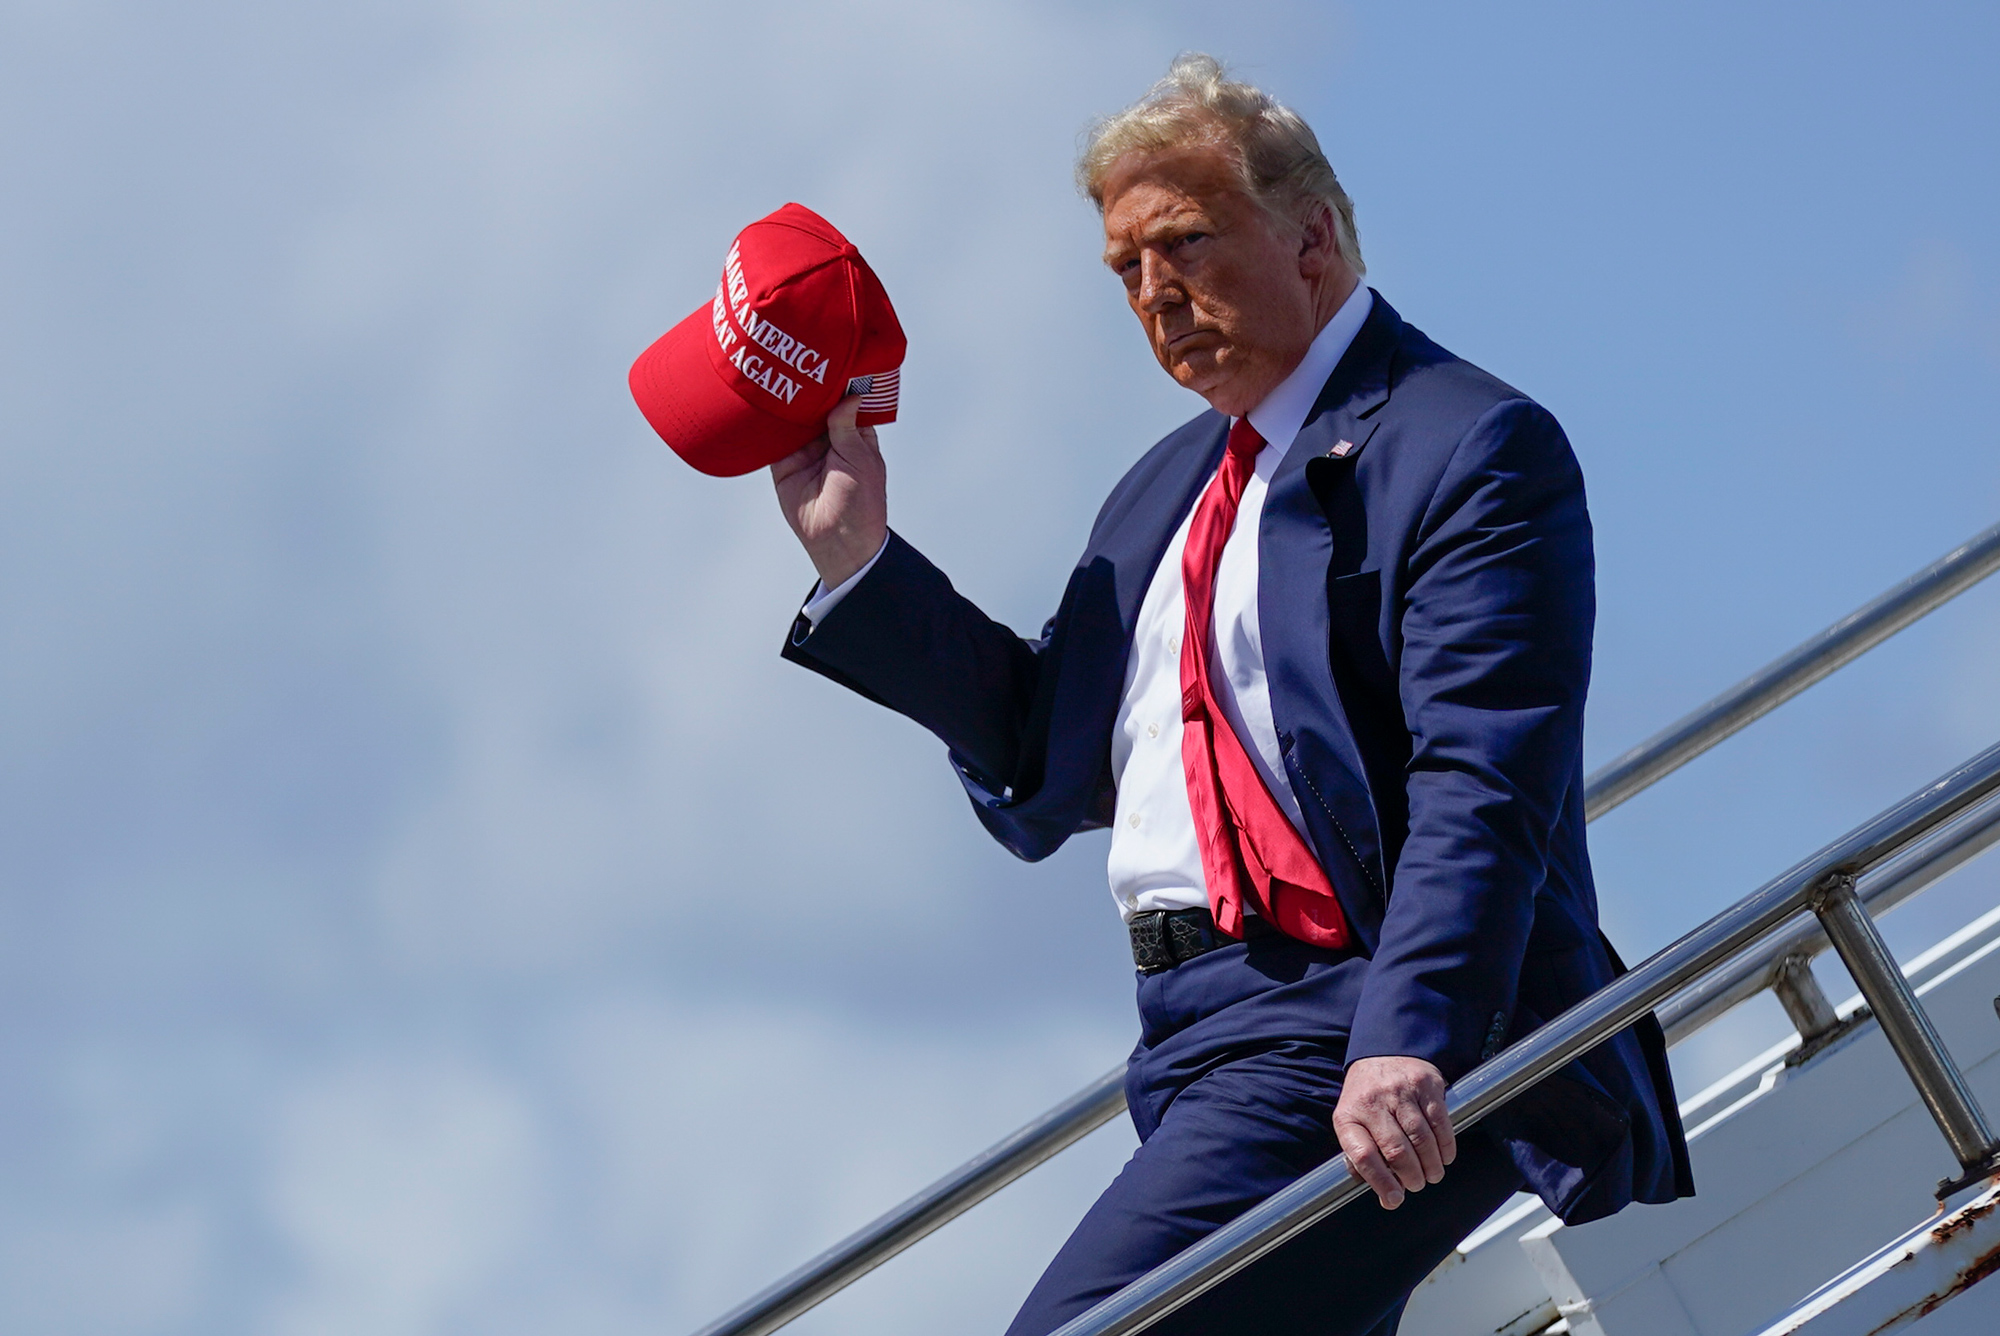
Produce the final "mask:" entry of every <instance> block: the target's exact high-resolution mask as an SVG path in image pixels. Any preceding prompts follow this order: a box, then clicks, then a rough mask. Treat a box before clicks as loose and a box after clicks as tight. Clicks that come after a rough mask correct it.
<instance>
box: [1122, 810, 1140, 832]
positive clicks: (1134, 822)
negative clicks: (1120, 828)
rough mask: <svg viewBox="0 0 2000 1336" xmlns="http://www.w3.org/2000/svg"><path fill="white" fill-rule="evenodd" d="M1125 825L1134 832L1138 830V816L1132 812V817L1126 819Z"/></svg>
mask: <svg viewBox="0 0 2000 1336" xmlns="http://www.w3.org/2000/svg"><path fill="white" fill-rule="evenodd" d="M1125 824H1126V825H1128V826H1130V827H1131V828H1132V829H1134V830H1137V829H1139V814H1138V813H1137V812H1134V813H1132V815H1130V816H1128V817H1126V818H1125Z"/></svg>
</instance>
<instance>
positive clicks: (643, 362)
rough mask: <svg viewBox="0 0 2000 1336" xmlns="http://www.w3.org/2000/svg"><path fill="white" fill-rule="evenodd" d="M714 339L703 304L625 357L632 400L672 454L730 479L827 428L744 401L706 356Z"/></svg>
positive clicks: (775, 459) (771, 461) (779, 456)
mask: <svg viewBox="0 0 2000 1336" xmlns="http://www.w3.org/2000/svg"><path fill="white" fill-rule="evenodd" d="M714 341H715V331H714V330H713V329H711V328H710V327H709V308H708V307H707V306H706V305H703V306H702V307H700V308H699V309H697V310H696V311H695V312H694V313H693V314H692V315H690V316H688V318H687V319H685V320H683V321H681V322H680V323H679V324H678V325H675V326H674V327H673V328H672V329H670V330H668V331H667V332H666V333H664V334H662V335H661V336H660V337H659V338H658V339H656V340H654V342H653V346H652V347H650V348H648V349H646V351H645V352H643V353H640V354H639V360H638V361H636V362H634V363H632V373H631V375H630V377H628V380H629V383H630V384H631V387H632V398H633V399H634V400H635V401H636V402H637V403H638V405H639V411H640V412H641V413H644V414H645V415H646V421H647V422H649V423H651V424H652V427H653V430H654V431H656V432H658V433H659V434H660V439H661V440H663V441H665V442H666V443H667V444H668V445H669V446H670V447H672V449H673V452H674V453H675V454H677V455H679V456H680V457H681V458H682V459H685V460H686V461H687V462H688V463H689V464H690V465H692V466H693V467H695V468H696V469H699V470H700V471H701V472H703V473H706V474H708V475H709V476H710V477H713V478H735V477H740V476H741V475H743V474H745V473H754V472H755V471H756V470H758V469H761V468H763V467H765V466H766V465H769V464H775V463H777V462H778V461H779V460H781V459H783V458H784V457H785V456H786V455H789V454H792V453H794V452H796V451H797V450H798V449H799V448H800V447H802V446H804V445H805V444H806V443H808V442H809V441H811V440H813V439H814V438H815V437H817V436H818V435H819V434H820V433H821V432H823V431H825V430H826V428H825V427H824V426H823V425H821V424H819V423H804V424H801V423H797V422H786V421H784V420H783V419H782V418H777V417H773V416H772V415H771V414H769V413H765V412H762V411H760V410H758V409H755V408H752V407H751V406H750V405H749V404H747V403H745V402H744V401H743V399H742V398H741V397H740V396H739V395H738V394H737V393H736V392H735V391H734V390H732V389H730V388H729V386H727V385H726V384H724V383H723V380H722V377H721V376H719V375H717V374H716V370H715V365H714V363H712V362H710V361H709V356H708V345H709V344H711V343H713V342H714Z"/></svg>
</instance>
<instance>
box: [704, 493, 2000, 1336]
mask: <svg viewBox="0 0 2000 1336" xmlns="http://www.w3.org/2000/svg"><path fill="white" fill-rule="evenodd" d="M1995 570H2000V524H1996V525H1994V526H1993V527H1991V528H1989V529H1987V530H1985V531H1984V532H1982V533H1979V534H1977V535H1975V536H1974V537H1973V538H1971V539H1970V540H1968V541H1967V542H1965V543H1962V544H1960V545H1959V546H1958V547H1956V548H1954V549H1953V550H1952V551H1950V552H1947V553H1946V554H1945V555H1944V556H1942V557H1940V558H1939V559H1938V560H1936V561H1934V562H1932V563H1931V564H1930V565H1929V566H1926V567H1925V568H1924V569H1923V570H1921V571H1918V572H1917V573H1916V574H1915V575H1912V576H1911V577H1910V578H1909V579H1907V580H1904V581H1903V582H1902V583H1900V584H1898V585H1896V586H1895V587H1894V588H1893V589H1890V590H1889V591H1888V592H1887V593H1885V594H1883V595H1881V596H1880V597H1879V598H1876V599H1874V600H1873V601H1871V602H1869V603H1867V604H1865V605H1864V606H1862V607H1861V608H1860V609H1858V610H1856V611H1855V612H1853V613H1852V614H1850V615H1848V616H1846V617H1843V618H1842V619H1841V620H1839V621H1838V622H1835V623H1834V624H1833V625H1832V626H1829V627H1828V628H1827V629H1826V630H1824V631H1822V632H1820V633H1819V634H1818V635H1816V636H1813V637H1812V638H1811V639H1809V640H1807V641H1805V642H1804V643H1803V644H1801V645H1799V646H1798V647H1797V648H1796V649H1794V650H1792V651H1791V652H1790V653H1788V654H1785V655H1784V656H1782V657H1781V658H1779V659H1777V660H1775V661H1773V662H1772V663H1770V664H1767V665H1766V666H1765V667H1763V668H1762V669H1759V670H1758V671H1757V672H1755V673H1753V674H1751V675H1750V676H1749V677H1746V678H1744V679H1743V680H1742V681H1741V682H1739V683H1737V684H1736V685H1735V686H1733V687H1731V688H1730V689H1729V690H1727V691H1725V692H1723V693H1722V694H1721V695H1719V696H1717V697H1715V698H1714V699H1713V700H1710V701H1709V702H1708V703H1707V704H1705V705H1703V706H1701V707H1700V708H1699V709H1697V710H1694V711H1693V712H1692V713H1690V714H1688V715H1686V716H1684V717H1683V718H1681V719H1680V720H1679V721H1677V722H1676V723H1674V724H1672V725H1671V726H1669V727H1668V728H1666V729H1664V730H1662V731H1661V732H1659V733H1656V734H1654V735H1653V737H1651V738H1649V739H1647V740H1646V741H1645V742H1642V743H1640V744H1639V745H1638V746H1636V747H1634V748H1632V749H1631V750H1630V751H1628V752H1626V753H1625V754H1624V755H1622V756H1620V757H1618V758H1617V759H1616V760H1614V761H1612V762H1611V763H1610V764H1609V765H1606V766H1603V767H1601V768H1600V769H1598V770H1597V771H1595V772H1593V773H1592V774H1591V775H1590V776H1589V778H1588V779H1587V780H1586V781H1585V783H1584V815H1585V819H1586V820H1595V819H1596V818H1597V817H1599V816H1601V815H1603V814H1604V813H1605V812H1608V811H1610V810H1611V809H1612V808H1613V807H1616V806H1617V805H1618V804H1620V803H1622V802H1624V801H1625V800H1626V799H1628V798H1630V797H1632V796H1633V795H1634V794H1636V793H1638V792H1639V791H1641V790H1642V789H1644V788H1646V787H1647V786H1649V785H1651V784H1653V783H1655V782H1657V781H1658V780H1660V779H1663V778H1664V777H1666V776H1667V775H1669V774H1671V773H1672V772H1673V771H1675V770H1676V769H1678V768H1679V767H1681V766H1683V765H1685V764H1687V762H1689V761H1691V760H1693V759H1694V758H1695V757H1697V756H1699V755H1701V753H1703V752H1705V751H1707V750H1708V749H1709V748H1711V747H1713V746H1715V745H1716V744H1717V743H1718V742H1721V741H1722V740H1723V739H1724V738H1727V737H1729V736H1730V735H1731V734H1733V733H1736V732H1738V731H1739V730H1741V729H1743V728H1744V727H1746V726H1748V725H1749V724H1751V723H1753V722H1755V721H1756V720H1757V719H1759V718H1761V717H1762V716H1763V715H1765V714H1768V713H1769V712H1770V711H1771V710H1773V709H1775V708H1777V707H1778V706H1779V705H1782V704H1783V703H1784V702H1786V701H1788V700H1790V699H1791V698H1792V697H1793V696H1796V695H1798V694H1799V693H1800V692H1801V691H1804V690H1805V689H1806V688H1807V687H1809V686H1811V685H1812V684H1813V683H1815V682H1817V681H1819V680H1820V679H1821V678H1823V677H1825V676H1826V675H1827V674H1829V673H1831V672H1833V671H1834V670H1836V669H1838V668H1840V667H1841V666H1842V665H1844V664H1846V663H1848V662H1850V661H1851V660H1853V659H1854V658H1856V657H1858V656H1859V655H1861V654H1863V653H1865V652H1866V651H1867V650H1869V649H1871V648H1873V647H1874V646H1876V645H1878V644H1880V643H1881V642H1882V641H1883V640H1886V639H1887V638H1888V637H1890V636H1891V635H1894V634H1895V633H1896V632H1897V631H1900V630H1901V629H1903V628H1904V627H1906V626H1908V625H1909V624H1910V623H1912V622H1914V621H1916V620H1917V619H1918V618H1920V617H1922V616H1923V615H1924V614H1925V613H1928V612H1931V611H1932V610H1934V609H1936V608H1937V607H1939V606H1941V605H1942V604H1944V603H1947V602H1949V601H1950V600H1951V599H1953V598H1955V597H1957V596H1958V595H1959V594H1961V593H1964V592H1965V591H1966V590H1967V589H1970V588H1971V587H1972V586H1973V585H1975V584H1977V583H1978V582H1979V581H1981V580H1983V579H1985V578H1986V577H1987V576H1988V575H1991V574H1992V573H1993V572H1994V571H1995ZM1982 847H1983V846H1982ZM1973 852H1977V850H1974V851H1973ZM1966 856H1967V857H1970V856H1971V855H1970V854H1967V855H1966ZM1961 861H1962V860H1961ZM1954 866H1955V864H1954ZM1936 875H1937V876H1941V875H1943V873H1942V872H1939V873H1937V874H1936ZM1930 880H1935V876H1934V877H1932V878H1930ZM1923 884H1928V882H1927V881H1926V882H1925V883H1923ZM1913 889H1914V888H1913ZM1864 893H1865V892H1864ZM1912 893H1913V892H1912ZM1899 898H1901V897H1899ZM1808 931H1809V932H1816V931H1817V928H1816V927H1814V928H1811V929H1809V930H1808ZM1821 941H1822V943H1823V942H1824V938H1823V937H1822V938H1821ZM1822 949H1823V947H1822ZM1781 954H1782V953H1781ZM1763 968H1765V970H1766V972H1767V973H1768V969H1769V966H1768V963H1767V964H1766V965H1765V966H1764V967H1763ZM1752 973H1753V974H1754V970H1753V971H1752ZM1764 986H1768V985H1759V986H1757V987H1751V988H1749V991H1747V992H1744V993H1743V994H1742V996H1741V997H1738V998H1737V999H1736V1001H1741V1000H1743V999H1744V998H1747V997H1750V996H1752V995H1754V994H1755V993H1756V992H1758V991H1759V990H1760V988H1761V987H1764ZM1728 1005H1730V1006H1733V1005H1735V1002H1731V1003H1729V1004H1728ZM1722 1010H1727V1007H1726V1006H1725V1007H1719V1008H1717V1009H1715V1010H1713V1011H1704V1012H1703V1013H1702V1019H1701V1020H1700V1021H1699V1022H1697V1024H1706V1023H1707V1020H1709V1019H1712V1018H1713V1016H1714V1015H1719V1014H1720V1012H1721V1011H1722ZM1690 1028H1691V1027H1687V1026H1684V1027H1683V1028H1682V1029H1681V1031H1680V1033H1682V1034H1686V1033H1688V1032H1690ZM1124 1075H1125V1069H1124V1067H1123V1066H1122V1065H1121V1066H1119V1067H1116V1068H1114V1069H1112V1070H1111V1071H1109V1072H1106V1073H1105V1074H1104V1075H1103V1076H1100V1077H1099V1078H1097V1080H1096V1081H1094V1082H1092V1083H1091V1084H1090V1085H1089V1086H1087V1087H1085V1088H1084V1089H1083V1090H1082V1091H1080V1092H1079V1093H1078V1094H1076V1095H1074V1096H1072V1097H1071V1098H1069V1099H1068V1100H1066V1101H1064V1102H1063V1103H1062V1104H1060V1105H1058V1106H1057V1107H1056V1108H1054V1109H1051V1110H1050V1111H1049V1112H1048V1113H1045V1114H1043V1115H1042V1116H1041V1117H1039V1118H1037V1119H1035V1120H1034V1121H1033V1122H1031V1123H1029V1124H1028V1125H1027V1126H1025V1127H1023V1128H1021V1129H1020V1130H1019V1131H1017V1132H1015V1133H1013V1134H1012V1135H1011V1136H1008V1137H1007V1138H1006V1139H1005V1140H1003V1141H1000V1142H998V1143H997V1144H995V1145H993V1146H991V1147H989V1148H988V1149H987V1150H985V1151H983V1152H982V1153H981V1154H979V1155H978V1156H977V1157H975V1158H974V1159H972V1160H969V1161H967V1162H966V1163H965V1164H963V1165H961V1166H960V1167H959V1168H957V1169H955V1170H953V1171H952V1172H951V1173H950V1174H948V1175H946V1176H945V1177H944V1178H941V1179H939V1180H938V1181H937V1182H935V1183H933V1184H931V1185H930V1186H928V1187H926V1188H924V1189H922V1190H921V1191H919V1192H918V1193H916V1194H915V1195H914V1196H912V1197H910V1198H909V1199H908V1200H906V1201H904V1202H903V1203H901V1204H900V1205H898V1206H896V1207H895V1208H894V1209H892V1210H890V1211H888V1212H887V1213H885V1214H883V1215H882V1216H880V1217H878V1218H877V1219H875V1220H874V1221H871V1222H870V1223H869V1224H867V1225H865V1226H863V1227H862V1228H861V1229H859V1230H856V1231H855V1232H854V1233H853V1234H850V1235H849V1236H848V1237H847V1238H845V1239H843V1240H841V1241H840V1242H839V1243H836V1244H835V1245H834V1246H833V1247H831V1248H829V1249H827V1250H826V1251H825V1252H823V1253H821V1254H820V1255H819V1256H818V1257H815V1258H813V1259H812V1260H811V1261H809V1262H807V1263H806V1264H805V1265H803V1266H801V1267H799V1268H798V1269H796V1270H794V1271H793V1272H791V1273H790V1274H789V1275H787V1276H785V1277H784V1278H783V1279H781V1280H779V1281H777V1282H776V1283H774V1284H772V1285H770V1286H768V1287H767V1288H765V1289H764V1290H762V1291H760V1292H758V1293H757V1294H756V1295H754V1296H753V1297H751V1298H750V1299H748V1300H746V1301H745V1302H744V1303H742V1304H739V1305H738V1306H737V1307H735V1308H733V1309H731V1310H730V1311H729V1312H728V1313H726V1314H724V1315H723V1316H722V1317H720V1318H718V1319H716V1320H715V1321H714V1322H712V1323H710V1324H709V1325H708V1326H706V1327H703V1328H702V1329H701V1330H700V1331H699V1332H697V1333H696V1336H768V1333H770V1332H773V1331H776V1330H777V1329H778V1328H780V1327H782V1326H784V1325H785V1324H786V1323H788V1322H790V1321H791V1320H792V1319H794V1318H796V1317H798V1316H799V1315H800V1314H801V1313H804V1312H806V1311H807V1310H808V1309H811V1308H812V1307H814V1306H815V1305H817V1304H819V1303H821V1302H823V1301H824V1300H826V1299H828V1298H830V1297H831V1296H833V1295H834V1294H837V1293H838V1292H839V1291H841V1290H842V1289H844V1288H846V1287H847V1286H848V1285H849V1284H851V1283H852V1282H853V1281H855V1280H857V1279H859V1278H860V1277H861V1276H863V1275H865V1274H867V1273H868V1272H869V1271H871V1270H873V1269H874V1268H875V1267H877V1266H880V1265H881V1264H882V1263H883V1262H886V1261H888V1260H889V1259H890V1258H891V1257H893V1256H895V1255H896V1254H897V1253H899V1252H901V1251H902V1250H903V1249H905V1248H907V1247H909V1246H910V1245H911V1244H913V1243H915V1242H917V1240H919V1239H921V1238H923V1237H924V1236H925V1235H927V1234H930V1233H931V1232H933V1231H935V1230H937V1229H939V1228H941V1227H942V1226H944V1225H946V1224H948V1223H949V1222H950V1221H952V1220H953V1219H955V1218H957V1217H958V1216H959V1215H961V1214H963V1213H964V1212H966V1211H968V1210H970V1209H971V1208H972V1207H974V1206H976V1205H978V1204H979V1203H980V1202H982V1201H984V1200H985V1199H986V1198H987V1197H989V1196H991V1195H992V1194H993V1193H995V1192H998V1191H999V1190H1000V1189H1001V1188H1003V1187H1005V1186H1006V1185H1007V1184H1009V1183H1011V1182H1013V1181H1014V1180H1015V1179H1016V1178H1019V1177H1020V1176H1021V1175H1022V1174H1024V1173H1026V1172H1028V1171H1029V1170H1030V1169H1033V1168H1034V1167H1035V1166H1037V1165H1039V1164H1041V1163H1042V1162H1043V1161H1044V1160H1047V1159H1048V1158H1050V1157H1051V1156H1053V1155H1055V1154H1056V1153H1057V1152H1058V1151H1061V1150H1062V1149H1064V1148H1065V1147H1067V1146H1069V1145H1072V1144H1074V1143H1075V1142H1077V1141H1080V1140H1081V1139H1083V1138H1084V1137H1086V1136H1088V1135H1090V1133H1092V1132H1094V1131H1096V1130H1097V1129H1098V1128H1100V1127H1102V1126H1103V1125H1104V1124H1106V1123H1108V1122H1110V1121H1111V1120H1112V1119H1113V1118H1116V1117H1117V1116H1118V1115H1119V1114H1120V1113H1122V1112H1124V1110H1125V1094H1124V1084H1123V1082H1124Z"/></svg>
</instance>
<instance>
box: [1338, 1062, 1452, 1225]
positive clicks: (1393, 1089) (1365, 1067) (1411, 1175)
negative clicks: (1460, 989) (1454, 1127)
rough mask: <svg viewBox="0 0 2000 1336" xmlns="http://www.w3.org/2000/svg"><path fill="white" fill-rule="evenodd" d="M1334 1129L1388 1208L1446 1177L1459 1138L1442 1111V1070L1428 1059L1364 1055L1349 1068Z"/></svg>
mask: <svg viewBox="0 0 2000 1336" xmlns="http://www.w3.org/2000/svg"><path fill="white" fill-rule="evenodd" d="M1333 1134H1334V1136H1335V1137H1336V1138H1338V1139H1339V1141H1340V1148H1341V1149H1342V1150H1344V1151H1346V1152H1347V1162H1348V1164H1350V1165H1352V1166H1353V1168H1354V1172H1355V1174H1356V1175H1358V1176H1359V1177H1360V1179H1361V1181H1362V1182H1364V1183H1366V1184H1367V1185H1368V1186H1369V1187H1371V1188H1374V1189H1375V1195H1376V1196H1377V1197H1378V1198H1380V1199H1381V1202H1382V1207H1383V1209H1384V1210H1389V1211H1393V1210H1395V1209H1396V1208H1397V1207H1398V1206H1401V1205H1402V1204H1403V1194H1404V1193H1406V1192H1418V1191H1421V1190H1422V1189H1423V1186H1424V1184H1426V1183H1435V1182H1437V1181H1438V1180H1439V1179H1441V1178H1443V1177H1444V1168H1445V1166H1446V1165H1448V1164H1450V1163H1451V1162H1452V1161H1453V1160H1455V1159H1457V1158H1458V1138H1457V1137H1455V1136H1453V1135H1452V1131H1451V1119H1450V1118H1448V1117H1446V1116H1445V1111H1444V1073H1442V1072H1440V1071H1439V1070H1438V1069H1437V1068H1435V1067H1433V1066H1431V1064H1429V1063H1428V1062H1425V1061H1424V1060H1423V1059H1422V1058H1362V1059H1360V1060H1359V1061H1357V1062H1356V1063H1354V1065H1353V1066H1351V1067H1349V1068H1348V1069H1347V1078H1346V1080H1345V1081H1344V1082H1342V1084H1341V1087H1340V1103H1339V1104H1338V1105H1336V1106H1335V1108H1334V1110H1333Z"/></svg>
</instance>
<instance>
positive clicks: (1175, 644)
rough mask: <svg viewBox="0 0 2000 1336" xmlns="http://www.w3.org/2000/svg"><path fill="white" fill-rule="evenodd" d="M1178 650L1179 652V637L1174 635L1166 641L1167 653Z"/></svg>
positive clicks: (1175, 652)
mask: <svg viewBox="0 0 2000 1336" xmlns="http://www.w3.org/2000/svg"><path fill="white" fill-rule="evenodd" d="M1180 652H1181V638H1180V637H1179V636H1175V637H1174V638H1173V639H1172V640H1169V641H1168V642H1167V653H1169V654H1179V653H1180Z"/></svg>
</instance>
